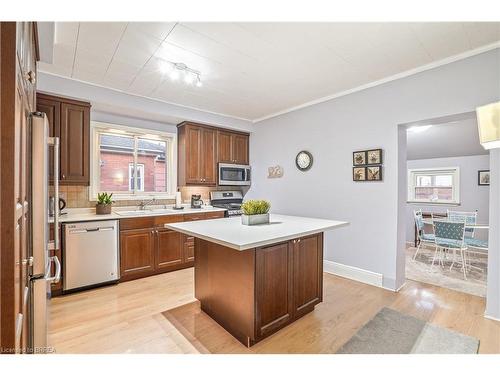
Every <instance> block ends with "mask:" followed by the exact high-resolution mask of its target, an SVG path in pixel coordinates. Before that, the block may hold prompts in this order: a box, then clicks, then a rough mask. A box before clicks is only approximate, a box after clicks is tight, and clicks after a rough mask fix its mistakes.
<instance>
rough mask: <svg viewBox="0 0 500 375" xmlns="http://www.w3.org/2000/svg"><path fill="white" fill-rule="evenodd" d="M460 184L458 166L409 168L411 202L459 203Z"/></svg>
mask: <svg viewBox="0 0 500 375" xmlns="http://www.w3.org/2000/svg"><path fill="white" fill-rule="evenodd" d="M459 186H460V171H459V168H458V167H453V168H432V169H409V170H408V201H409V202H410V203H428V204H452V205H459V204H460V195H459V193H460V191H459Z"/></svg>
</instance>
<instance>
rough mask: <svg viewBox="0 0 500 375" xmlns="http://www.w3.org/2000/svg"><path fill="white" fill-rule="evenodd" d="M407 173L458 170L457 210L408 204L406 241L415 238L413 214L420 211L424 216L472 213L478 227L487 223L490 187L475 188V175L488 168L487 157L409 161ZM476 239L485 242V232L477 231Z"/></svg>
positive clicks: (450, 206) (477, 186) (488, 161)
mask: <svg viewBox="0 0 500 375" xmlns="http://www.w3.org/2000/svg"><path fill="white" fill-rule="evenodd" d="M407 166H408V169H417V168H445V167H459V168H460V206H452V205H423V204H416V203H408V204H407V205H406V240H407V241H410V242H413V241H414V238H415V231H414V229H415V224H414V220H413V210H417V209H419V208H421V209H422V211H426V212H444V213H446V210H447V209H449V210H454V211H475V210H478V213H477V222H478V223H487V222H488V220H489V191H490V189H489V187H488V186H479V185H478V184H477V171H479V170H485V169H489V168H490V156H489V155H476V156H462V157H456V158H434V159H422V160H409V161H408V162H407ZM476 235H477V236H476V237H477V238H481V239H487V238H488V232H487V231H486V230H482V229H481V230H479V229H478V230H477V231H476Z"/></svg>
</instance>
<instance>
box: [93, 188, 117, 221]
mask: <svg viewBox="0 0 500 375" xmlns="http://www.w3.org/2000/svg"><path fill="white" fill-rule="evenodd" d="M112 197H113V193H111V194H108V193H106V192H103V193H98V194H97V204H96V205H95V213H96V214H97V215H106V214H110V213H111V205H112V204H113V199H112Z"/></svg>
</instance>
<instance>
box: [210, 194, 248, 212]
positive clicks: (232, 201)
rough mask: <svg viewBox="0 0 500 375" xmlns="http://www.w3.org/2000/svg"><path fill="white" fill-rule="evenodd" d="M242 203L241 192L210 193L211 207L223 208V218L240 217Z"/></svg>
mask: <svg viewBox="0 0 500 375" xmlns="http://www.w3.org/2000/svg"><path fill="white" fill-rule="evenodd" d="M242 203H243V194H242V193H241V191H237V190H232V191H211V192H210V204H211V205H212V206H213V207H218V208H225V209H226V210H227V211H226V212H225V216H226V217H229V216H239V215H241V213H242V212H241V204H242Z"/></svg>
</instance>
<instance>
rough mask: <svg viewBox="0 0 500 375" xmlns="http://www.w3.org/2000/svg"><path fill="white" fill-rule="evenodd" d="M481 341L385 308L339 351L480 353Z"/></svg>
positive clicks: (340, 352) (349, 352) (354, 352)
mask: <svg viewBox="0 0 500 375" xmlns="http://www.w3.org/2000/svg"><path fill="white" fill-rule="evenodd" d="M478 350H479V340H478V339H476V338H474V337H470V336H466V335H462V334H460V333H458V332H454V331H450V330H448V329H445V328H441V327H437V326H434V325H432V324H429V323H427V322H425V321H423V320H420V319H417V318H414V317H412V316H409V315H405V314H401V313H400V312H398V311H395V310H392V309H389V308H387V307H384V308H383V309H382V310H380V311H379V312H378V313H377V315H375V317H374V318H373V319H372V320H370V321H369V322H368V323H366V324H365V325H364V326H363V327H361V329H360V330H359V331H358V332H357V333H356V334H355V335H354V336H353V337H351V339H350V340H349V341H348V342H347V343H346V344H344V345H343V346H342V347H341V348H340V349H339V350H338V351H337V354H477V352H478Z"/></svg>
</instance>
